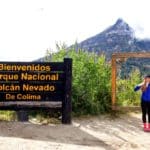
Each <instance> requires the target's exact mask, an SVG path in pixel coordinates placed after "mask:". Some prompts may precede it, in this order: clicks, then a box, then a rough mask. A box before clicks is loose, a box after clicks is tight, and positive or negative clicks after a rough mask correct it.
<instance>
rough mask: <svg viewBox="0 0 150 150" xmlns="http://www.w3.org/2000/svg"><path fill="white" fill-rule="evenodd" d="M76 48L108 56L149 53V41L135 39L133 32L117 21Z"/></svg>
mask: <svg viewBox="0 0 150 150" xmlns="http://www.w3.org/2000/svg"><path fill="white" fill-rule="evenodd" d="M78 47H80V48H82V49H85V50H88V51H95V52H97V53H98V54H100V53H102V52H103V53H105V54H106V55H107V56H110V55H111V54H112V53H113V52H134V51H136V52H137V51H150V40H145V39H143V40H139V39H137V38H136V37H135V33H134V30H133V29H132V28H131V27H130V26H129V25H128V24H127V23H126V22H125V21H124V20H122V19H118V20H117V21H116V23H115V24H114V25H112V26H110V27H109V28H107V29H106V30H104V31H103V32H101V33H99V34H97V35H95V36H93V37H90V38H88V39H86V40H84V41H82V42H81V43H79V44H78Z"/></svg>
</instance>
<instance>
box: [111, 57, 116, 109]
mask: <svg viewBox="0 0 150 150" xmlns="http://www.w3.org/2000/svg"><path fill="white" fill-rule="evenodd" d="M111 65H112V67H111V68H112V70H111V75H112V77H111V78H112V83H111V86H112V91H111V95H112V109H115V104H116V72H117V66H116V57H112V62H111Z"/></svg>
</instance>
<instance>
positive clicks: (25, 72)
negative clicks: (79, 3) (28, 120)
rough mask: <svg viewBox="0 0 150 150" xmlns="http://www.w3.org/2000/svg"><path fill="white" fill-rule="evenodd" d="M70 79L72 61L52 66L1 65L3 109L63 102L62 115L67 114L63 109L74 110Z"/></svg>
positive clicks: (67, 60) (45, 63) (0, 80)
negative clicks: (72, 107) (28, 104)
mask: <svg viewBox="0 0 150 150" xmlns="http://www.w3.org/2000/svg"><path fill="white" fill-rule="evenodd" d="M71 78H72V59H69V58H68V59H67V58H66V59H64V62H50V63H49V62H44V63H41V62H0V108H9V109H19V108H24V109H25V108H27V105H25V107H24V106H23V105H21V104H27V103H29V102H30V105H32V107H31V106H30V107H31V108H34V105H35V103H38V102H39V103H40V102H43V103H44V102H62V107H63V111H64V112H63V113H68V112H67V111H68V110H64V109H66V108H67V109H68V107H69V109H70V110H71ZM12 102H13V106H11V104H12ZM6 104H7V105H6ZM18 104H19V105H18ZM68 104H69V106H68ZM44 106H45V107H46V105H44ZM35 107H36V106H35ZM70 110H69V111H70Z"/></svg>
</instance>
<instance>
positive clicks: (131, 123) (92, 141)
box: [0, 114, 150, 150]
mask: <svg viewBox="0 0 150 150" xmlns="http://www.w3.org/2000/svg"><path fill="white" fill-rule="evenodd" d="M140 116H141V114H134V115H128V114H124V115H120V116H119V117H117V118H112V117H110V116H108V115H105V116H97V117H88V118H80V119H74V120H73V123H72V125H62V124H57V125H54V124H50V125H36V124H32V123H21V122H0V136H1V137H18V138H24V139H33V140H40V141H49V142H58V143H67V144H76V145H85V146H89V147H93V146H95V147H101V148H103V149H106V150H107V149H108V150H113V149H115V150H116V149H120V148H123V147H126V148H130V149H132V148H133V149H136V148H140V146H141V145H142V144H144V143H141V145H140V144H139V143H138V140H139V141H140V139H139V138H137V139H136V140H135V137H136V136H138V135H140V134H145V136H149V135H146V134H147V133H143V131H142V127H141V119H140ZM145 138H147V137H145ZM149 145H150V142H149Z"/></svg>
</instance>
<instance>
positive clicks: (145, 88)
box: [134, 75, 150, 131]
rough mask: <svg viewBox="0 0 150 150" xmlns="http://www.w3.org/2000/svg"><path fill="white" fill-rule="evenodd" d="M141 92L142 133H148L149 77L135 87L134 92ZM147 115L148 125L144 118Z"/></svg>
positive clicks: (149, 127) (149, 124) (149, 122)
mask: <svg viewBox="0 0 150 150" xmlns="http://www.w3.org/2000/svg"><path fill="white" fill-rule="evenodd" d="M140 89H141V91H142V95H141V108H142V121H143V129H144V131H150V75H148V76H146V77H145V78H144V82H142V83H141V84H139V85H137V86H136V87H135V88H134V91H138V90H140ZM147 115H148V123H147V119H146V116H147Z"/></svg>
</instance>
